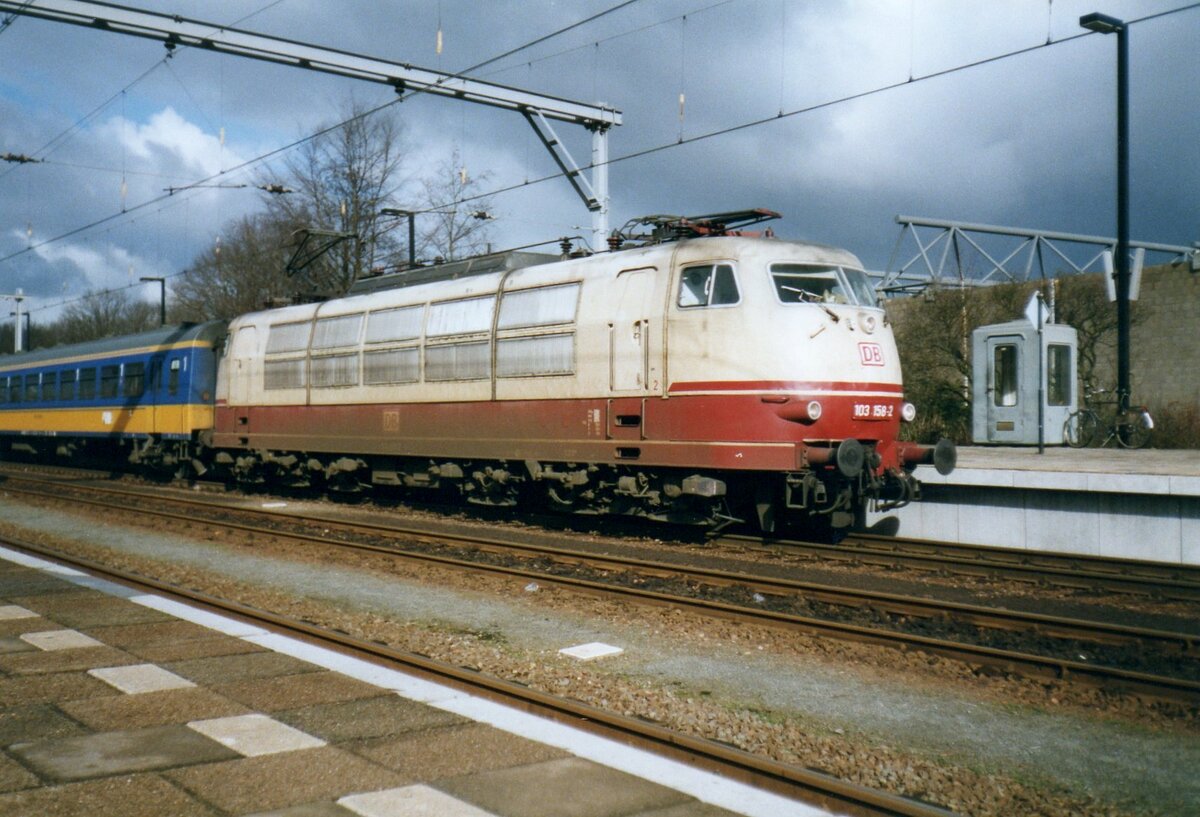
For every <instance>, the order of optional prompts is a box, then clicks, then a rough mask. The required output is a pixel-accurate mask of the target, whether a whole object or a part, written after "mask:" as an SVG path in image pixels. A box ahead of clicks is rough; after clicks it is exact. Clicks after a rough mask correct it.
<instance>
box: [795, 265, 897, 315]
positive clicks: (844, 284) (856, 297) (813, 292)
mask: <svg viewBox="0 0 1200 817" xmlns="http://www.w3.org/2000/svg"><path fill="white" fill-rule="evenodd" d="M771 279H772V280H773V281H774V282H775V293H776V295H778V296H779V300H780V302H781V303H785V304H801V303H822V304H855V305H858V306H875V305H876V303H875V290H874V289H873V288H872V287H871V282H870V280H868V279H867V274H866V273H865V272H863V271H862V270H856V269H846V268H844V267H830V266H819V265H813V264H772V265H771Z"/></svg>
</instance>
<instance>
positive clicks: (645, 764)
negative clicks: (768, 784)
mask: <svg viewBox="0 0 1200 817" xmlns="http://www.w3.org/2000/svg"><path fill="white" fill-rule="evenodd" d="M0 559H4V560H5V561H8V562H12V563H14V564H18V565H22V566H24V567H29V568H33V569H37V570H43V571H46V572H48V573H51V574H54V575H56V576H59V577H61V578H63V579H65V580H67V581H71V582H73V583H75V584H79V585H80V586H84V587H87V588H89V589H93V590H98V591H100V592H104V593H107V594H109V595H113V596H118V597H121V598H125V599H128V600H129V601H131V602H133V603H136V604H140V605H142V606H145V607H149V608H151V609H155V610H158V611H160V612H164V613H167V614H169V615H172V616H175V617H176V618H179V619H181V620H184V621H188V622H191V623H193V624H198V625H200V626H203V627H207V628H209V629H213V630H216V631H218V632H221V633H223V634H225V635H229V636H232V637H235V638H242V639H245V640H246V641H249V642H251V643H254V644H256V645H258V646H262V647H264V648H267V649H270V650H273V651H275V652H279V653H282V654H285V655H288V656H291V657H294V658H298V659H300V660H304V661H308V662H310V663H312V664H314V665H317V666H320V667H323V668H325V669H328V670H331V671H334V672H338V673H341V674H343V675H346V676H348V677H351V678H354V679H356V680H360V681H363V682H366V683H370V684H373V685H376V686H379V687H381V688H383V689H388V690H391V691H394V692H395V693H396V694H398V695H401V696H403V697H405V698H409V699H412V700H415V701H418V702H421V703H425V704H428V705H430V706H434V707H437V708H440V709H443V710H445V711H448V712H453V713H455V714H459V715H462V716H464V717H468V718H472V719H474V720H477V721H480V722H482V723H486V724H489V725H491V726H493V727H495V728H497V729H501V730H504V731H506V732H510V733H512V734H516V735H521V736H524V737H527V738H530V739H532V740H535V741H539V742H542V743H545V744H547V745H550V746H554V747H557V748H560V749H563V750H564V751H567V752H570V753H571V754H574V755H576V756H578V757H580V758H584V759H586V760H591V761H593V762H595V763H598V764H601V765H604V766H608V767H609V768H613V769H616V770H618V771H622V772H626V773H629V774H633V775H636V776H638V777H641V778H644V779H647V780H651V781H653V782H655V783H659V784H661V785H663V786H666V787H668V788H672V789H675V790H676V791H679V792H682V793H684V794H687V795H689V796H691V797H694V798H696V799H697V800H700V801H703V802H706V803H710V804H712V805H715V806H719V807H721V808H725V809H728V810H730V811H734V812H738V813H741V814H745V815H748V816H749V817H775V816H776V815H794V816H795V817H823V816H824V815H829V814H830V812H828V811H825V810H823V809H821V808H818V807H816V806H809V805H806V804H803V803H800V802H797V801H795V800H791V799H789V798H786V797H782V796H779V795H775V794H772V793H770V792H766V791H763V790H761V789H757V788H754V787H752V786H748V785H746V784H743V783H739V782H737V781H731V780H728V779H726V778H722V777H720V776H718V775H715V774H712V773H709V772H705V771H702V770H698V769H695V768H692V767H690V766H688V765H686V764H684V763H680V762H677V761H673V760H669V759H667V758H663V757H660V756H658V755H655V754H652V753H650V752H646V751H643V750H640V749H635V748H632V747H629V746H626V745H624V744H622V743H619V742H617V741H614V740H610V739H608V738H603V737H599V736H596V735H591V734H588V733H587V732H584V731H582V730H579V729H575V728H573V727H571V726H567V725H565V724H560V723H557V722H555V721H552V720H549V719H547V718H542V717H539V716H537V715H531V714H529V713H526V712H522V711H520V710H518V709H514V708H512V707H508V706H504V705H503V704H498V703H495V702H493V701H488V700H485V699H482V698H477V697H474V696H471V695H469V694H466V693H463V692H461V691H459V690H455V689H452V688H450V687H446V686H443V685H440V684H436V683H433V682H429V681H425V680H423V679H419V678H415V677H413V676H410V675H406V674H405V673H402V672H399V671H397V670H390V669H387V668H384V667H379V666H377V665H375V664H371V663H369V662H367V661H363V660H360V659H356V658H352V657H349V656H345V655H341V654H339V653H336V652H334V651H332V650H328V649H325V648H323V647H318V646H315V645H312V644H307V643H305V642H302V641H298V640H296V639H293V638H289V637H288V636H284V635H279V634H275V633H270V632H268V631H266V630H264V629H262V628H260V627H254V626H252V625H247V624H245V623H243V622H240V621H237V620H234V619H230V618H227V617H225V616H221V615H218V614H215V613H211V612H208V611H206V610H201V609H199V608H196V607H193V606H191V605H188V604H186V603H183V602H179V601H175V600H173V599H168V598H165V597H162V596H157V595H153V594H143V593H137V592H136V591H131V590H129V588H126V587H124V586H122V585H119V584H116V583H114V582H110V581H107V580H104V579H97V578H96V577H93V576H90V575H88V574H86V573H83V572H81V571H79V570H75V569H74V568H69V567H65V566H62V565H59V564H56V563H54V562H51V561H48V560H45V559H41V558H38V557H36V556H30V555H28V554H25V553H21V552H19V551H15V550H12V549H10V548H6V547H3V546H0Z"/></svg>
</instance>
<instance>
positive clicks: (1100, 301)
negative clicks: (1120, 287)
mask: <svg viewBox="0 0 1200 817" xmlns="http://www.w3.org/2000/svg"><path fill="white" fill-rule="evenodd" d="M1058 285H1059V293H1058V298H1057V299H1056V305H1055V309H1056V311H1057V312H1058V315H1057V320H1058V322H1059V323H1065V324H1067V325H1068V326H1073V327H1075V331H1076V332H1077V333H1078V342H1079V381H1080V383H1090V384H1092V385H1094V386H1111V385H1112V383H1111V381H1110V380H1109V378H1113V379H1115V377H1116V350H1117V306H1116V304H1114V303H1112V302H1111V301H1109V300H1108V295H1107V292H1106V290H1105V287H1104V279H1103V278H1102V277H1101V276H1099V275H1080V276H1069V277H1064V278H1060V279H1059V281H1058ZM1145 319H1146V310H1145V308H1143V307H1141V306H1139V305H1138V304H1137V303H1136V302H1134V303H1131V304H1130V313H1129V323H1130V326H1137V325H1138V324H1140V323H1142V322H1143V321H1144V320H1145ZM1101 375H1103V376H1104V379H1103V380H1101V379H1100V377H1101Z"/></svg>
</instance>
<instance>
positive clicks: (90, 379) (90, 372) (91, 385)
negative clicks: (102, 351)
mask: <svg viewBox="0 0 1200 817" xmlns="http://www.w3.org/2000/svg"><path fill="white" fill-rule="evenodd" d="M95 397H96V370H95V369H93V368H87V369H80V370H79V399H80V400H94V399H95Z"/></svg>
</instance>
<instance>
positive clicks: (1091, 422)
mask: <svg viewBox="0 0 1200 817" xmlns="http://www.w3.org/2000/svg"><path fill="white" fill-rule="evenodd" d="M1107 393H1110V392H1108V391H1107V390H1106V389H1092V387H1091V386H1085V387H1084V396H1083V405H1084V407H1083V408H1081V409H1079V410H1078V411H1075V412H1073V413H1072V414H1071V416H1070V417H1068V418H1067V422H1066V423H1065V424H1064V425H1063V440H1064V441H1065V442H1066V444H1067V445H1069V446H1070V447H1071V448H1087V447H1088V446H1089V445H1091V444H1092V443H1093V442H1095V441H1096V437H1097V436H1098V435H1099V433H1100V429H1101V427H1103V428H1105V430H1106V431H1107V432H1108V433H1107V434H1106V436H1105V437H1104V440H1103V441H1102V442H1101V443H1100V447H1101V448H1103V447H1104V446H1106V445H1108V444H1109V442H1110V441H1112V440H1116V441H1117V445H1118V446H1120V447H1121V448H1141V447H1142V446H1144V445H1145V444H1146V443H1147V442H1149V441H1150V432H1151V431H1153V430H1154V418H1153V417H1151V416H1150V411H1149V410H1148V409H1147V408H1146V407H1145V406H1130V407H1129V408H1127V409H1121V406H1120V402H1121V400H1120V397H1118V396H1117V395H1115V394H1114V395H1113V398H1112V399H1102V400H1095V399H1094V398H1095V397H1096V396H1097V395H1102V394H1107ZM1097 405H1099V406H1112V407H1113V409H1112V415H1111V416H1112V421H1111V422H1110V423H1107V424H1105V423H1103V422H1102V421H1101V419H1100V414H1099V413H1098V412H1097V411H1096V409H1095V406H1097ZM1105 413H1106V414H1107V412H1105Z"/></svg>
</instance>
